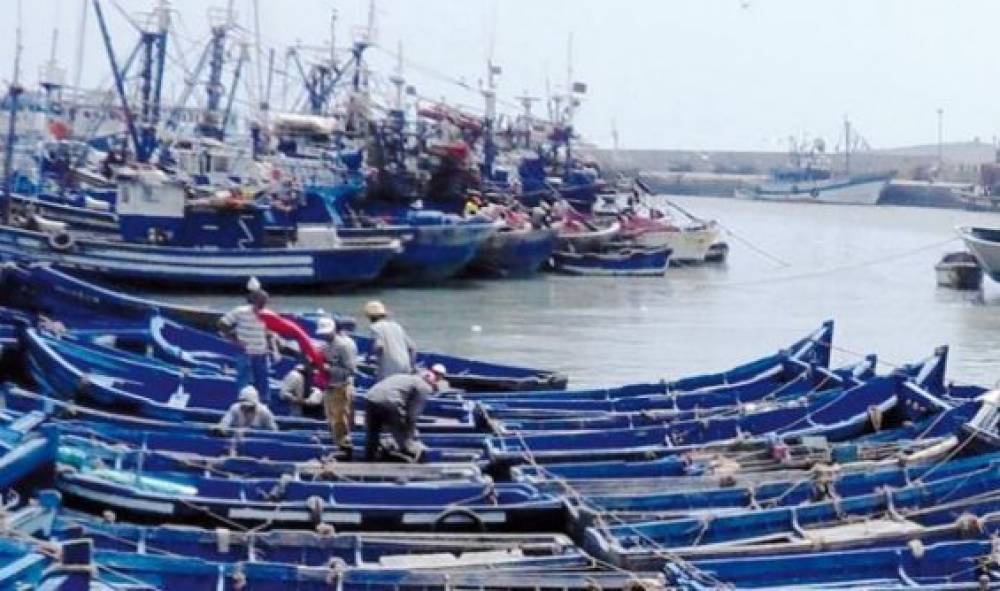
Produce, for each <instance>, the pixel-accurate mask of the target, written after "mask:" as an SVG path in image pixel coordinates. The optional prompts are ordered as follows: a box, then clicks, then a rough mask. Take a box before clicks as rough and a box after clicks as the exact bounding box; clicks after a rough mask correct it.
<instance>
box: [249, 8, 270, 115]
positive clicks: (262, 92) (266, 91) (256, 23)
mask: <svg viewBox="0 0 1000 591" xmlns="http://www.w3.org/2000/svg"><path fill="white" fill-rule="evenodd" d="M253 31H254V54H255V55H256V57H255V58H254V61H255V62H256V64H255V65H256V66H257V96H259V97H264V96H267V97H268V98H267V99H264V98H261V105H260V106H261V110H267V103H268V102H269V101H270V95H271V68H273V66H274V50H273V49H272V50H271V51H270V52H269V54H270V55H268V69H267V83H266V86H265V82H264V75H263V73H262V72H261V65H262V62H263V61H264V53H263V51H262V50H261V42H260V2H259V0H253Z"/></svg>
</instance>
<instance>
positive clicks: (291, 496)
mask: <svg viewBox="0 0 1000 591" xmlns="http://www.w3.org/2000/svg"><path fill="white" fill-rule="evenodd" d="M56 485H57V487H58V488H59V490H60V491H61V492H62V493H63V494H64V495H66V496H67V498H68V500H69V501H70V502H76V503H78V504H79V505H80V506H83V507H89V508H91V509H98V510H105V509H112V510H114V511H116V512H118V513H121V514H124V515H127V516H129V517H130V518H133V519H137V520H153V521H164V520H169V521H172V522H176V523H181V522H186V523H196V524H199V523H200V524H216V525H227V524H232V523H234V522H236V523H243V524H247V525H261V524H267V525H269V526H278V527H293V528H301V527H305V528H312V527H315V526H316V525H318V524H320V523H328V524H332V525H334V526H335V527H337V528H342V529H367V530H379V529H390V530H412V529H418V530H427V529H431V528H436V529H448V528H459V529H461V528H470V527H471V528H473V529H480V530H486V529H489V530H497V529H499V530H503V531H506V530H520V531H560V530H561V529H562V528H563V527H565V520H566V511H565V506H564V504H563V501H562V500H561V499H560V498H558V497H555V496H552V495H547V494H542V493H539V492H538V491H537V490H535V489H534V488H532V487H530V486H527V485H523V484H504V483H497V484H492V483H455V484H451V483H406V484H385V483H341V482H336V483H325V482H304V481H294V480H292V481H289V480H285V479H233V480H229V479H224V478H210V477H203V476H196V475H190V474H180V473H171V472H138V471H128V470H115V469H111V468H94V469H90V470H82V471H60V473H59V474H58V476H57V479H56Z"/></svg>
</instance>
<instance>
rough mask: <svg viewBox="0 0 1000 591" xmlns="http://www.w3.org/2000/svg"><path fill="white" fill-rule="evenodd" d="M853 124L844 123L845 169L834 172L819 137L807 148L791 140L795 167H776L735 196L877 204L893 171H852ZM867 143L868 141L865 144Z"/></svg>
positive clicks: (794, 200)
mask: <svg viewBox="0 0 1000 591" xmlns="http://www.w3.org/2000/svg"><path fill="white" fill-rule="evenodd" d="M852 139H853V140H854V142H853V143H856V142H857V141H858V138H857V137H856V136H855V137H854V138H852V136H851V125H850V123H849V122H847V121H845V122H844V146H845V149H844V171H843V172H841V173H834V172H833V170H832V168H831V167H830V166H829V165H828V164H826V163H825V162H824V160H825V153H824V152H825V144H824V142H823V140H821V139H817V140H814V141H813V142H812V145H811V146H809V147H808V149H804V148H805V146H803V145H800V144H796V143H795V140H794V139H793V140H792V142H793V144H792V150H791V154H792V163H793V166H791V167H789V168H783V169H778V170H774V171H772V173H771V178H769V179H768V180H766V181H764V182H762V183H760V184H758V185H756V186H753V187H750V188H748V189H743V188H738V189H736V191H735V195H736V197H740V198H745V199H762V200H767V201H792V202H805V203H833V204H843V205H875V204H877V203H878V201H879V197H880V196H881V194H882V190H883V189H885V187H886V186H887V185H888V184H889V181H890V180H891V179H892V177H893V176H894V175H895V173H894V172H876V173H865V174H851V172H850V168H851V146H852ZM865 145H867V144H865Z"/></svg>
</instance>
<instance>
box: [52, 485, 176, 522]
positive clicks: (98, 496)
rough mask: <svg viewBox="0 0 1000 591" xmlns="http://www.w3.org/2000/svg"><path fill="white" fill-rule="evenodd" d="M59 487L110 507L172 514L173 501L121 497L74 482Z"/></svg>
mask: <svg viewBox="0 0 1000 591" xmlns="http://www.w3.org/2000/svg"><path fill="white" fill-rule="evenodd" d="M59 488H61V489H62V490H63V491H65V492H68V493H70V494H74V495H77V496H79V497H83V498H85V499H89V500H91V501H95V502H98V503H102V504H105V505H110V506H112V507H119V508H122V509H134V510H136V511H145V512H147V513H156V514H159V515H173V514H174V504H173V503H167V502H159V501H149V500H145V499H135V498H130V497H123V496H121V495H116V494H112V493H104V492H100V491H96V490H91V489H89V488H85V487H82V486H79V485H76V484H61V485H60V487H59Z"/></svg>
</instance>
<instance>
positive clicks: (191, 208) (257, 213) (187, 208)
mask: <svg viewBox="0 0 1000 591" xmlns="http://www.w3.org/2000/svg"><path fill="white" fill-rule="evenodd" d="M118 219H119V222H120V226H121V235H122V238H123V239H124V240H125V241H127V242H135V243H148V244H158V245H166V246H185V247H205V248H254V247H260V246H264V212H263V211H262V210H261V208H259V207H257V206H256V205H255V204H254V203H253V202H252V201H248V200H246V199H244V198H241V197H239V196H238V195H236V194H235V193H234V194H233V195H232V197H225V196H222V195H214V196H212V197H210V198H205V199H197V200H189V198H188V190H187V189H186V188H185V186H184V184H183V183H182V182H180V181H178V180H176V179H173V178H171V177H169V176H168V175H167V174H165V173H164V172H163V171H161V170H157V169H155V168H132V169H129V170H127V171H124V172H123V173H122V174H120V176H119V178H118Z"/></svg>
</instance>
